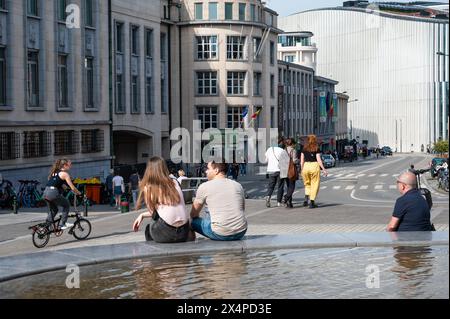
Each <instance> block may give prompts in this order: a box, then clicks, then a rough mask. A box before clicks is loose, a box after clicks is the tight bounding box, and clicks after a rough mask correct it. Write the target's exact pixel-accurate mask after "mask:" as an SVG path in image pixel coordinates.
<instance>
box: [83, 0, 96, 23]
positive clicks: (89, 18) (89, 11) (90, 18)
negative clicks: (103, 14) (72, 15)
mask: <svg viewBox="0 0 450 319" xmlns="http://www.w3.org/2000/svg"><path fill="white" fill-rule="evenodd" d="M84 12H85V23H86V26H87V27H94V4H93V2H92V0H84Z"/></svg>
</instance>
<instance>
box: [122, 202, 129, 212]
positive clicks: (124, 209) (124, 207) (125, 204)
mask: <svg viewBox="0 0 450 319" xmlns="http://www.w3.org/2000/svg"><path fill="white" fill-rule="evenodd" d="M129 211H130V203H129V202H121V203H120V212H121V213H122V214H123V213H128V212H129Z"/></svg>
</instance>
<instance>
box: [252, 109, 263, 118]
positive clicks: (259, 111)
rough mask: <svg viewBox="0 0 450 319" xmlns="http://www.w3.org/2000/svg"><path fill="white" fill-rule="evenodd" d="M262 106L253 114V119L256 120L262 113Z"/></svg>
mask: <svg viewBox="0 0 450 319" xmlns="http://www.w3.org/2000/svg"><path fill="white" fill-rule="evenodd" d="M261 110H262V107H260V108H258V110H257V111H256V112H255V113H254V114H253V115H252V120H256V118H257V117H258V115H259V113H261Z"/></svg>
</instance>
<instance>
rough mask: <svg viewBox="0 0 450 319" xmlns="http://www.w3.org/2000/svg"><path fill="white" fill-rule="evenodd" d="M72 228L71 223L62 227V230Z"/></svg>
mask: <svg viewBox="0 0 450 319" xmlns="http://www.w3.org/2000/svg"><path fill="white" fill-rule="evenodd" d="M71 227H73V224H71V223H65V224H64V225H63V226H62V227H61V229H62V230H64V229H67V228H71Z"/></svg>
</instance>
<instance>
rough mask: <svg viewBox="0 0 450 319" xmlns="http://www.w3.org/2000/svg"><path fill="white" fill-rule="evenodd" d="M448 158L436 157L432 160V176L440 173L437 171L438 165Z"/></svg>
mask: <svg viewBox="0 0 450 319" xmlns="http://www.w3.org/2000/svg"><path fill="white" fill-rule="evenodd" d="M446 160H447V159H446V158H442V157H435V158H433V159H432V160H431V165H430V166H431V171H430V174H431V177H432V178H435V177H436V176H437V174H438V171H437V169H436V167H437V166H440V165H442V164H444V162H445V161H446Z"/></svg>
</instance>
